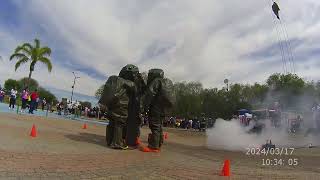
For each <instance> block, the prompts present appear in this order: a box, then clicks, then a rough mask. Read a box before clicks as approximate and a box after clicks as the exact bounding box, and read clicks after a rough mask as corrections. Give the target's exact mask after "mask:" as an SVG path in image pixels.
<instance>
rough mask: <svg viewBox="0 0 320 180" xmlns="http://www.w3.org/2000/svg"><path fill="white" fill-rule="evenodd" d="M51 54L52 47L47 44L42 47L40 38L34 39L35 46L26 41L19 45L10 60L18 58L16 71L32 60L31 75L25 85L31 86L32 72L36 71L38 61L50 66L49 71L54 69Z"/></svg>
mask: <svg viewBox="0 0 320 180" xmlns="http://www.w3.org/2000/svg"><path fill="white" fill-rule="evenodd" d="M50 55H51V49H50V48H49V47H47V46H45V47H41V46H40V41H39V40H38V39H35V40H34V46H32V45H31V44H30V43H24V44H22V45H21V46H18V47H17V48H16V49H15V51H14V53H13V54H12V55H11V56H10V61H11V60H13V59H17V60H18V61H17V63H16V65H15V71H17V69H18V68H19V67H20V66H21V65H22V64H25V63H28V62H30V71H29V77H28V81H27V86H26V85H24V86H25V87H28V88H29V82H30V79H31V75H32V72H33V71H34V67H35V65H36V63H37V62H38V61H40V62H42V63H43V64H45V65H46V66H47V68H48V71H49V72H51V70H52V64H51V61H50V59H49V57H50Z"/></svg>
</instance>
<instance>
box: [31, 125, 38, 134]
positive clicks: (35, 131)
mask: <svg viewBox="0 0 320 180" xmlns="http://www.w3.org/2000/svg"><path fill="white" fill-rule="evenodd" d="M30 136H31V137H37V130H36V126H35V125H34V124H33V126H32V129H31V133H30Z"/></svg>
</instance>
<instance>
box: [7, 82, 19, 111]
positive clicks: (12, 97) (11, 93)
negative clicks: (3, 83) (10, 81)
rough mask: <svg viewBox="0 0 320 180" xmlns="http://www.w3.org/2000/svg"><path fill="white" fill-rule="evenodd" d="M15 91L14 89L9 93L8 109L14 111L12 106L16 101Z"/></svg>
mask: <svg viewBox="0 0 320 180" xmlns="http://www.w3.org/2000/svg"><path fill="white" fill-rule="evenodd" d="M17 93H18V92H17V90H16V88H15V87H14V88H13V89H11V92H10V102H9V109H11V108H12V109H14V105H15V104H16V99H17Z"/></svg>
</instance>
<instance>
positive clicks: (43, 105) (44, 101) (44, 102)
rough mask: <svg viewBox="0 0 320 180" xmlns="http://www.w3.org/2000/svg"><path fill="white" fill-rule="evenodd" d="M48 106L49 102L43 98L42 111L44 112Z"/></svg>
mask: <svg viewBox="0 0 320 180" xmlns="http://www.w3.org/2000/svg"><path fill="white" fill-rule="evenodd" d="M46 105H47V101H46V98H43V99H42V103H41V109H42V111H44V107H45V106H46Z"/></svg>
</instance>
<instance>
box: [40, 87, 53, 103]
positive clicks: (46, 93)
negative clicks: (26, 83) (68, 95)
mask: <svg viewBox="0 0 320 180" xmlns="http://www.w3.org/2000/svg"><path fill="white" fill-rule="evenodd" d="M38 93H39V97H40V98H41V99H43V98H46V101H47V103H51V102H53V103H56V102H57V98H56V96H55V95H54V94H52V93H51V92H50V91H48V90H46V89H44V88H42V87H39V88H38Z"/></svg>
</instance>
